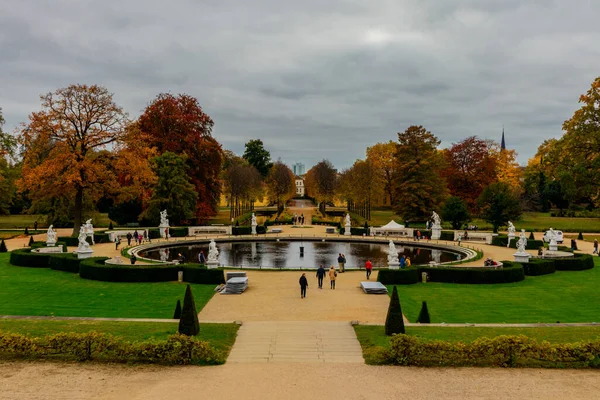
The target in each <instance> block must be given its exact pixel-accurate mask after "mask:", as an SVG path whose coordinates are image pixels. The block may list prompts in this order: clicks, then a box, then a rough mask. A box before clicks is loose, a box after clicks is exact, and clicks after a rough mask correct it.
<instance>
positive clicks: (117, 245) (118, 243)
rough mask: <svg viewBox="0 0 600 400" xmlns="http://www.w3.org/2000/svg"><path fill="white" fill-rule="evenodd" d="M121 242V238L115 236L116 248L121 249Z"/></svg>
mask: <svg viewBox="0 0 600 400" xmlns="http://www.w3.org/2000/svg"><path fill="white" fill-rule="evenodd" d="M120 244H121V239H119V237H118V236H117V237H115V250H119V245H120Z"/></svg>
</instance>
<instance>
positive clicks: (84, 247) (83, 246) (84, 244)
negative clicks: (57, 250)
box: [77, 225, 90, 252]
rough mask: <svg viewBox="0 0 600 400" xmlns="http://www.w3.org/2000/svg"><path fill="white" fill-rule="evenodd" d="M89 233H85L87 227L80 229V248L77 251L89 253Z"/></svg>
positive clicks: (82, 226)
mask: <svg viewBox="0 0 600 400" xmlns="http://www.w3.org/2000/svg"><path fill="white" fill-rule="evenodd" d="M87 236H88V235H87V233H86V232H85V225H81V228H80V229H79V237H78V239H79V246H78V247H77V251H78V252H81V251H88V250H89V249H90V244H89V243H88V241H87Z"/></svg>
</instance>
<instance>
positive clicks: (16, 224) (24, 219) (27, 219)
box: [0, 213, 110, 230]
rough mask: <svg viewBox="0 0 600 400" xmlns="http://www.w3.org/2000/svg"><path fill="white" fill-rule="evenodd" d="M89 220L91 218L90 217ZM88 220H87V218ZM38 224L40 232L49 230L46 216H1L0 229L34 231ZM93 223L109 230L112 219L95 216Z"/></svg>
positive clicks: (105, 214)
mask: <svg viewBox="0 0 600 400" xmlns="http://www.w3.org/2000/svg"><path fill="white" fill-rule="evenodd" d="M88 218H89V217H88ZM86 219H87V218H86ZM35 221H37V222H38V230H39V229H40V228H47V227H48V225H46V216H45V215H39V214H15V215H0V229H15V228H19V229H25V227H29V229H31V230H33V224H34V222H35ZM92 223H93V224H94V227H96V228H107V227H108V225H109V224H110V219H109V218H108V214H107V213H96V214H94V217H93V220H92Z"/></svg>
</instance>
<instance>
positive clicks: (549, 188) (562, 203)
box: [543, 181, 569, 217]
mask: <svg viewBox="0 0 600 400" xmlns="http://www.w3.org/2000/svg"><path fill="white" fill-rule="evenodd" d="M543 196H544V198H545V199H547V200H548V201H549V202H550V203H552V204H553V205H554V206H555V207H556V208H558V212H559V215H558V216H559V217H562V216H563V212H564V210H565V209H567V208H569V200H568V199H567V193H565V190H564V189H563V185H562V184H561V183H560V182H559V181H552V182H550V183H549V184H548V185H546V187H545V189H544V192H543Z"/></svg>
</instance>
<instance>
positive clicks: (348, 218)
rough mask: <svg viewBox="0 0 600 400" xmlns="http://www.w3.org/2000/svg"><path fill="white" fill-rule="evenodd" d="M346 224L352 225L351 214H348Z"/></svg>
mask: <svg viewBox="0 0 600 400" xmlns="http://www.w3.org/2000/svg"><path fill="white" fill-rule="evenodd" d="M346 226H352V222H351V220H350V214H346Z"/></svg>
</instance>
